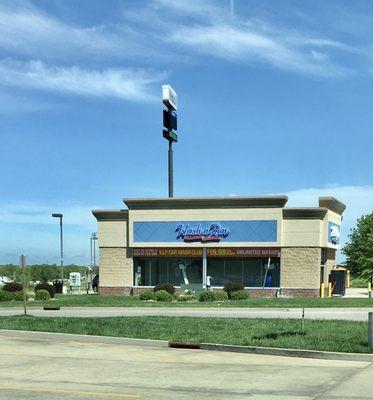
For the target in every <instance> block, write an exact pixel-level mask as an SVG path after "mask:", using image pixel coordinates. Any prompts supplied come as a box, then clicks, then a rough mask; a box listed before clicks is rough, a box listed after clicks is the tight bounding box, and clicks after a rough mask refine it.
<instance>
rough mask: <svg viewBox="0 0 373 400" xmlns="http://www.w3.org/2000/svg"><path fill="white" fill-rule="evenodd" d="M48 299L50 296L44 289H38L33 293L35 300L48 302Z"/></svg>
mask: <svg viewBox="0 0 373 400" xmlns="http://www.w3.org/2000/svg"><path fill="white" fill-rule="evenodd" d="M50 298H51V296H50V294H49V292H48V290H46V289H40V290H37V291H36V292H35V300H38V301H45V300H49V299H50Z"/></svg>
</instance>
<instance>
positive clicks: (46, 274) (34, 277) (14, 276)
mask: <svg viewBox="0 0 373 400" xmlns="http://www.w3.org/2000/svg"><path fill="white" fill-rule="evenodd" d="M86 271H87V268H86V267H85V266H81V265H75V264H70V265H64V267H63V275H64V278H65V279H68V278H69V274H70V272H80V273H81V274H82V276H85V274H86ZM0 276H6V277H8V278H9V279H11V280H14V281H16V282H20V281H21V279H22V277H21V268H20V266H19V265H15V264H5V265H0ZM25 276H26V281H27V282H30V281H33V282H36V281H40V282H48V281H53V280H54V279H60V278H61V267H60V266H59V265H56V264H52V265H51V264H35V265H27V266H26V268H25Z"/></svg>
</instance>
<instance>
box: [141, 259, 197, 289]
mask: <svg viewBox="0 0 373 400" xmlns="http://www.w3.org/2000/svg"><path fill="white" fill-rule="evenodd" d="M164 282H168V283H171V284H172V285H174V286H180V285H182V284H184V283H185V282H188V283H190V284H198V283H199V284H201V283H202V259H176V258H169V259H167V258H158V259H157V258H147V259H146V258H135V259H134V284H135V286H155V285H157V284H158V283H164Z"/></svg>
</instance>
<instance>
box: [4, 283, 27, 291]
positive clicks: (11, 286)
mask: <svg viewBox="0 0 373 400" xmlns="http://www.w3.org/2000/svg"><path fill="white" fill-rule="evenodd" d="M3 290H5V291H6V292H21V291H22V290H23V285H22V284H20V283H17V282H9V283H6V284H5V285H4V287H3Z"/></svg>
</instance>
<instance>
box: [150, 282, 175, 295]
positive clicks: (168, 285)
mask: <svg viewBox="0 0 373 400" xmlns="http://www.w3.org/2000/svg"><path fill="white" fill-rule="evenodd" d="M160 290H165V291H166V292H168V293H170V294H174V293H175V288H174V287H173V286H172V285H171V283H158V285H155V286H154V293H155V292H159V291H160Z"/></svg>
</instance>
